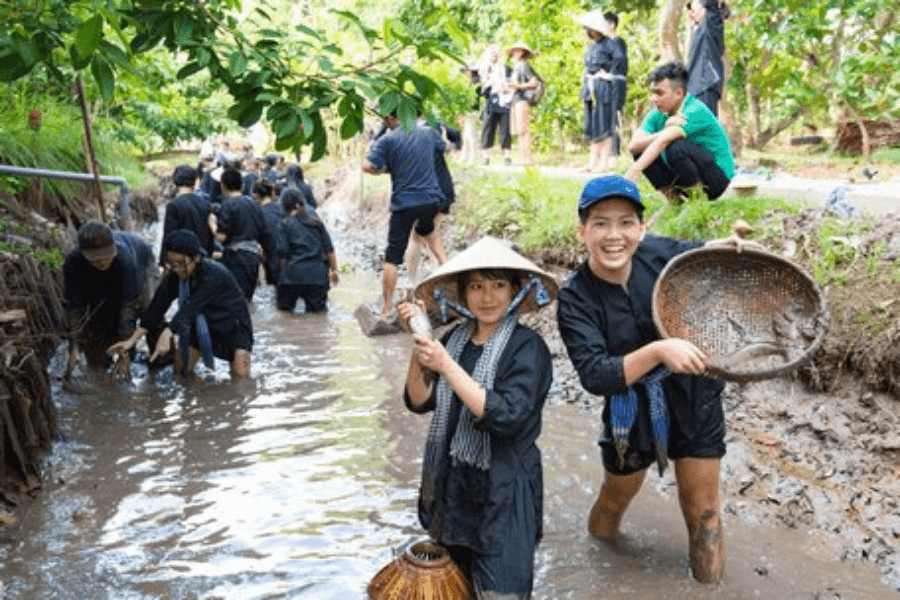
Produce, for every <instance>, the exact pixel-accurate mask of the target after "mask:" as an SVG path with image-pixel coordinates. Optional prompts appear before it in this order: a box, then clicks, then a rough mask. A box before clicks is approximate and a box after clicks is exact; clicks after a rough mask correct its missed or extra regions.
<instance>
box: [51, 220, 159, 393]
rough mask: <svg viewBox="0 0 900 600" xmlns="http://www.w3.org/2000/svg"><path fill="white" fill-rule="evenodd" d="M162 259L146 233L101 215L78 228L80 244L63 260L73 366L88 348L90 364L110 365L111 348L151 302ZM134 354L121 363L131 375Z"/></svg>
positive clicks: (120, 371)
mask: <svg viewBox="0 0 900 600" xmlns="http://www.w3.org/2000/svg"><path fill="white" fill-rule="evenodd" d="M155 263H156V260H155V258H154V256H153V250H152V249H151V248H150V245H149V244H147V243H146V242H144V241H143V240H141V239H140V238H138V237H136V236H134V235H131V234H128V233H123V232H121V231H116V232H113V231H112V230H111V229H110V228H109V227H107V226H106V225H104V224H103V223H100V222H99V221H88V222H87V223H85V224H84V225H82V226H81V228H80V229H79V230H78V247H77V248H75V249H74V250H72V251H71V252H70V253H69V255H68V256H67V257H66V260H65V263H64V264H63V285H64V292H63V298H64V301H65V308H66V318H67V321H68V328H69V331H70V332H71V334H70V335H71V340H70V348H69V363H68V369H67V371H68V372H71V370H72V369H73V368H74V366H75V365H76V364H77V363H78V362H79V361H80V359H81V355H82V352H83V353H84V357H85V359H86V361H87V364H88V366H89V367H92V368H98V367H103V366H108V363H110V362H111V359H109V358H107V356H106V348H107V347H109V345H110V344H112V343H113V342H115V341H116V340H119V339H122V338H123V337H125V336H128V335H130V334H131V332H132V331H133V330H134V328H135V323H136V322H137V319H138V316H139V315H140V313H141V311H142V310H144V308H145V307H146V306H147V303H148V301H149V298H150V295H151V294H152V293H153V289H152V286H153V285H154V283H155V281H156V266H155ZM130 369H131V356H130V355H123V356H121V357H120V359H119V362H118V363H117V364H116V374H117V376H119V377H126V376H128V374H129V372H130Z"/></svg>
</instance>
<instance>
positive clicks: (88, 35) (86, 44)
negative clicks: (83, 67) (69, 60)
mask: <svg viewBox="0 0 900 600" xmlns="http://www.w3.org/2000/svg"><path fill="white" fill-rule="evenodd" d="M102 37H103V17H101V16H100V15H95V16H94V17H91V18H90V19H88V20H87V21H85V22H84V23H82V24H81V27H79V28H78V30H77V31H75V39H74V41H73V46H74V48H75V56H76V57H77V58H78V60H79V61H85V60H86V59H87V58H88V57H90V55H91V54H93V53H94V50H96V49H97V46H98V45H99V44H100V40H101V38H102Z"/></svg>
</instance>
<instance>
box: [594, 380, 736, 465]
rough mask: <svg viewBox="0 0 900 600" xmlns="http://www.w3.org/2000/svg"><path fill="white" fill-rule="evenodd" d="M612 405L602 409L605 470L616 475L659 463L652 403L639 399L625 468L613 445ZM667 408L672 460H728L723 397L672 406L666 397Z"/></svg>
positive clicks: (714, 395) (711, 395)
mask: <svg viewBox="0 0 900 600" xmlns="http://www.w3.org/2000/svg"><path fill="white" fill-rule="evenodd" d="M611 402H612V401H611V400H610V399H607V402H606V406H605V407H604V409H603V437H601V438H600V449H601V453H602V454H603V466H604V467H605V468H606V471H607V472H608V473H611V474H613V475H630V474H632V473H636V472H638V471H642V470H644V469H646V468H647V467H649V466H650V465H651V464H653V463H654V462H656V450H655V447H654V442H653V424H652V422H651V420H650V406H649V401H648V400H647V397H646V396H645V395H641V396H640V397H639V399H638V414H637V418H636V419H635V423H634V426H633V427H632V428H631V433H630V434H629V436H628V441H629V444H628V449H627V450H626V451H625V460H624V465H620V464H619V455H618V453H617V452H616V448H615V446H614V444H613V442H612V427H611V426H610V404H611ZM666 404H667V406H668V408H669V445H668V456H669V459H670V460H677V459H679V458H721V457H723V456H725V412H724V410H723V409H722V397H721V394H719V393H706V394H702V395H699V396H696V397H694V399H693V401H691V402H684V401H683V400H681V401H675V402H673V401H671V400H670V399H669V398H668V397H667V399H666Z"/></svg>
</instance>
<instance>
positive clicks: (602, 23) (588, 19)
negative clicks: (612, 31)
mask: <svg viewBox="0 0 900 600" xmlns="http://www.w3.org/2000/svg"><path fill="white" fill-rule="evenodd" d="M575 20H576V21H577V22H578V24H579V25H581V26H582V27H586V28H588V29H591V30H593V31H597V32H599V33H603V32H604V31H606V17H604V16H603V13H602V12H600V11H599V10H592V11H590V12H586V13H584V14H583V15H578V16H577V17H575Z"/></svg>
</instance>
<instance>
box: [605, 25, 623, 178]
mask: <svg viewBox="0 0 900 600" xmlns="http://www.w3.org/2000/svg"><path fill="white" fill-rule="evenodd" d="M603 18H604V19H606V24H607V38H606V40H607V42H606V43H607V44H610V45H611V48H612V51H611V53H612V57H613V60H612V64H611V65H610V70H609V73H610V75H611V76H612V86H611V87H610V90H609V91H610V95H609V104H610V107H611V108H610V111H611V112H612V119H613V121H612V126H613V135H612V147H611V148H610V155H611V156H613V157H614V158H613V160H612V166H613V167H615V163H616V158H617V157H618V156H619V154H620V153H621V148H622V133H621V125H622V109H623V108H624V106H625V98H626V96H627V95H628V81H627V77H628V44H626V43H625V40H623V39H622V38H621V37H619V36H618V35H617V33H616V30H617V29H618V28H619V15H617V14H616V13H613V12H607V13H603Z"/></svg>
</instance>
